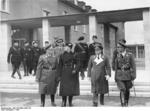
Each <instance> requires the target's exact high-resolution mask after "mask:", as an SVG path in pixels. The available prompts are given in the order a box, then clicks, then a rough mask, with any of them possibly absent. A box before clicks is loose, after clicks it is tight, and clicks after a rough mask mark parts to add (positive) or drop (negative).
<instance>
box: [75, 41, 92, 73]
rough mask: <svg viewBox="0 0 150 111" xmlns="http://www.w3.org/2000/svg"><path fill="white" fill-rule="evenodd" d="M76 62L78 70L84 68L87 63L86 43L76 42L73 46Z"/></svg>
mask: <svg viewBox="0 0 150 111" xmlns="http://www.w3.org/2000/svg"><path fill="white" fill-rule="evenodd" d="M74 52H75V58H76V60H77V64H78V65H80V71H82V70H86V68H87V65H88V57H89V56H88V45H87V44H86V43H78V44H76V46H75V48H74Z"/></svg>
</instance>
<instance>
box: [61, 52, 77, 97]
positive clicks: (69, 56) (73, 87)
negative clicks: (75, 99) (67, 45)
mask: <svg viewBox="0 0 150 111" xmlns="http://www.w3.org/2000/svg"><path fill="white" fill-rule="evenodd" d="M74 66H75V64H74V56H73V53H72V52H70V53H67V52H64V53H63V54H62V55H61V56H60V61H59V70H60V78H61V79H60V96H77V95H79V75H78V73H75V74H73V73H72V71H73V70H76V68H75V67H74Z"/></svg>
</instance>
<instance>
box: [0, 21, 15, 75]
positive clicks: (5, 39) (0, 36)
mask: <svg viewBox="0 0 150 111" xmlns="http://www.w3.org/2000/svg"><path fill="white" fill-rule="evenodd" d="M0 32H1V33H0V50H1V51H2V53H1V54H0V71H1V72H7V71H9V69H10V67H11V65H9V64H8V63H7V55H8V52H9V49H10V47H11V45H12V39H11V26H10V25H9V24H7V23H0Z"/></svg>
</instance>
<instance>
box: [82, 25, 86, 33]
mask: <svg viewBox="0 0 150 111" xmlns="http://www.w3.org/2000/svg"><path fill="white" fill-rule="evenodd" d="M82 29H83V33H86V25H83V26H82Z"/></svg>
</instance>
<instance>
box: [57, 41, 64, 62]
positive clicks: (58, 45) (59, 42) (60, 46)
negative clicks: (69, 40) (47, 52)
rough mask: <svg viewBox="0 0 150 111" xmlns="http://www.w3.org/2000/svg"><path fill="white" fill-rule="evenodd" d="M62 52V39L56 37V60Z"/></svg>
mask: <svg viewBox="0 0 150 111" xmlns="http://www.w3.org/2000/svg"><path fill="white" fill-rule="evenodd" d="M63 52H64V41H63V39H57V40H56V41H55V53H56V56H57V57H58V61H59V57H60V55H61V54H62V53H63Z"/></svg>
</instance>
